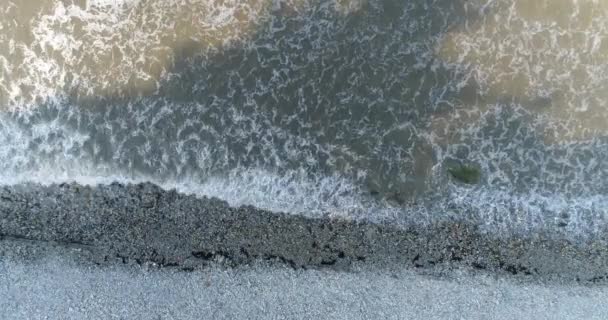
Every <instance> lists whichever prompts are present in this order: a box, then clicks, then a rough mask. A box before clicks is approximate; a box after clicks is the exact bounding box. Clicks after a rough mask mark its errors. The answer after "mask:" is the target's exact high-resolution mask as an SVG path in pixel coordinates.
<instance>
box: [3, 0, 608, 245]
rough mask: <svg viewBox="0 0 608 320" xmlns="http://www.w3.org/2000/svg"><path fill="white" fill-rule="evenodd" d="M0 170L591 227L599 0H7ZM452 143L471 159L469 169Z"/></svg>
mask: <svg viewBox="0 0 608 320" xmlns="http://www.w3.org/2000/svg"><path fill="white" fill-rule="evenodd" d="M7 2H8V4H7V5H6V6H4V7H5V8H4V9H3V10H1V11H0V105H1V110H2V111H0V160H1V161H0V172H1V173H0V179H1V180H2V181H3V182H4V183H5V184H14V183H19V182H22V181H36V182H42V183H50V182H60V181H71V180H75V181H79V182H83V183H91V184H96V183H108V182H110V181H114V180H119V181H154V182H156V183H158V184H160V185H162V186H163V187H166V188H178V189H179V190H180V191H183V192H189V193H196V194H199V195H207V196H217V197H219V198H222V199H224V200H227V201H228V202H230V203H231V204H234V205H240V204H252V205H256V206H259V207H262V208H266V209H271V210H280V211H287V212H294V213H295V212H297V213H305V214H308V215H320V214H323V213H329V214H331V215H338V216H347V217H349V218H356V219H359V218H362V219H371V220H386V219H388V220H390V221H393V222H395V223H423V224H424V223H430V222H433V221H436V220H439V219H460V218H464V219H479V220H480V221H481V222H482V223H483V224H484V225H485V227H487V230H489V231H491V232H498V233H503V234H511V233H513V232H524V233H527V232H533V231H539V230H551V232H555V233H557V234H564V235H568V236H572V237H587V236H590V235H593V234H595V233H597V232H599V231H601V230H602V229H603V228H604V225H605V222H606V221H605V220H606V210H607V209H606V208H607V206H606V204H608V198H607V195H608V183H606V181H608V180H607V179H606V178H608V174H607V173H608V167H607V165H606V164H605V161H603V159H605V158H606V157H607V156H608V139H607V138H606V133H607V132H606V130H607V126H606V120H608V109H606V108H605V105H606V101H608V90H606V89H608V88H606V86H607V85H608V81H606V80H608V79H606V78H608V64H607V61H608V60H607V54H608V44H607V43H606V40H605V39H606V36H607V35H608V19H607V18H608V4H605V2H602V1H591V0H589V1H575V0H559V1H555V0H534V1H532V0H473V1H464V0H435V1H432V0H415V1H397V0H395V1H392V0H367V1H366V0H317V1H315V0H291V1H287V0H285V1H280V0H256V1H253V0H248V1H237V0H234V1H233V0H218V1H212V0H163V1H161V0H158V1H156V0H148V1H144V0H141V1H140V0H74V1H68V0H64V1H57V0H54V1H50V0H44V1H37V2H35V3H34V2H27V3H24V2H22V1H7ZM447 161H464V162H470V163H474V164H476V165H478V166H479V167H480V168H481V171H482V181H481V183H480V184H478V185H476V186H464V185H461V184H459V183H456V182H454V181H452V180H451V179H450V178H449V177H448V175H447V173H446V162H447Z"/></svg>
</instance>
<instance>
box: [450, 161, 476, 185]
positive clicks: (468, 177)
mask: <svg viewBox="0 0 608 320" xmlns="http://www.w3.org/2000/svg"><path fill="white" fill-rule="evenodd" d="M448 173H449V174H450V175H451V176H452V177H453V178H454V179H456V180H458V181H460V182H462V183H466V184H478V183H479V181H480V180H481V171H480V170H479V169H478V168H477V167H474V166H470V165H464V164H460V165H456V166H452V167H449V168H448Z"/></svg>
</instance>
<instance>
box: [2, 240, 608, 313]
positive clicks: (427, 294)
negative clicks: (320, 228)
mask: <svg viewBox="0 0 608 320" xmlns="http://www.w3.org/2000/svg"><path fill="white" fill-rule="evenodd" d="M0 252H2V258H0V319H78V320H79V319H163V320H167V319H348V320H352V319H534V320H540V319H547V320H549V319H550V320H555V319H606V318H607V317H608V305H606V303H605V302H606V301H607V300H608V288H606V287H605V286H597V285H585V284H575V283H545V282H543V281H535V280H530V279H528V278H518V277H512V276H505V277H502V276H496V275H495V274H492V273H489V272H483V271H478V270H468V271H467V270H462V269H454V270H451V271H450V272H446V273H444V274H443V275H442V276H436V275H425V274H421V273H420V272H418V271H417V270H409V269H400V270H393V271H387V270H377V269H375V268H373V267H370V268H367V267H365V266H362V267H361V268H358V267H353V269H352V270H351V271H349V272H343V271H336V270H329V269H307V270H304V269H296V270H294V269H292V268H290V267H288V266H285V265H272V263H269V262H263V261H260V262H255V263H252V264H251V265H247V266H244V265H243V266H238V267H235V268H232V267H226V266H224V265H222V264H217V263H211V264H210V265H208V266H206V267H205V268H202V269H200V270H194V271H191V272H184V271H181V270H180V269H179V267H162V268H161V267H158V266H153V265H150V264H141V265H138V264H123V263H114V264H111V265H106V266H100V265H96V264H95V263H93V262H91V260H90V256H89V252H87V250H83V249H82V248H80V247H77V246H66V245H61V244H57V243H50V242H40V241H23V240H5V241H2V242H0Z"/></svg>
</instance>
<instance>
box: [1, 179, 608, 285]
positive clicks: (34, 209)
mask: <svg viewBox="0 0 608 320" xmlns="http://www.w3.org/2000/svg"><path fill="white" fill-rule="evenodd" d="M0 235H1V236H2V237H3V238H4V239H5V240H30V241H41V242H48V241H53V242H57V243H59V244H61V245H64V246H71V247H77V248H81V249H84V250H85V251H87V252H89V259H90V260H91V261H93V262H95V263H96V264H98V265H112V264H115V263H117V262H118V263H121V264H122V263H126V264H146V263H153V264H156V265H160V266H172V267H177V268H179V269H184V270H193V269H197V268H204V267H205V266H206V265H208V264H209V263H220V264H222V265H225V266H228V267H235V266H240V265H248V264H251V263H254V262H259V261H263V262H267V263H271V264H276V265H282V266H287V267H289V268H293V269H310V268H313V269H324V268H325V269H332V270H338V271H349V270H351V269H352V268H353V267H359V266H366V267H373V268H375V269H378V270H401V269H416V270H418V271H419V272H428V273H436V272H437V270H449V269H452V268H455V267H465V268H470V269H476V270H481V271H486V272H493V273H498V274H506V275H511V276H516V277H521V278H528V279H541V280H548V281H578V282H584V283H586V282H593V283H598V282H605V277H606V274H607V270H608V268H607V266H608V254H607V252H608V251H607V248H608V246H606V245H605V243H606V240H605V239H602V238H597V239H595V240H593V241H590V242H587V243H571V242H569V241H567V240H560V239H557V238H553V237H550V236H546V235H534V236H531V237H529V238H527V239H523V238H515V237H514V238H511V239H504V238H503V239H498V238H494V237H492V235H486V234H482V233H480V232H478V230H477V228H476V226H475V225H474V224H473V223H470V222H467V221H458V222H444V223H441V224H437V225H433V226H430V227H425V228H421V227H418V228H416V227H411V228H409V229H399V228H395V227H394V226H390V225H380V224H371V223H363V222H353V221H344V220H336V219H331V218H323V219H309V218H305V217H301V216H294V215H288V214H282V213H271V212H267V211H262V210H258V209H255V208H253V207H241V208H231V207H229V206H228V205H227V204H226V203H225V202H223V201H220V200H217V199H207V198H197V197H195V196H188V195H183V194H179V193H177V192H175V191H164V190H162V189H160V188H158V187H156V186H154V185H152V184H139V185H121V184H118V183H114V184H111V185H106V186H98V187H87V186H81V185H77V184H62V185H52V186H40V185H34V184H28V185H19V186H11V187H3V188H1V189H0Z"/></svg>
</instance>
